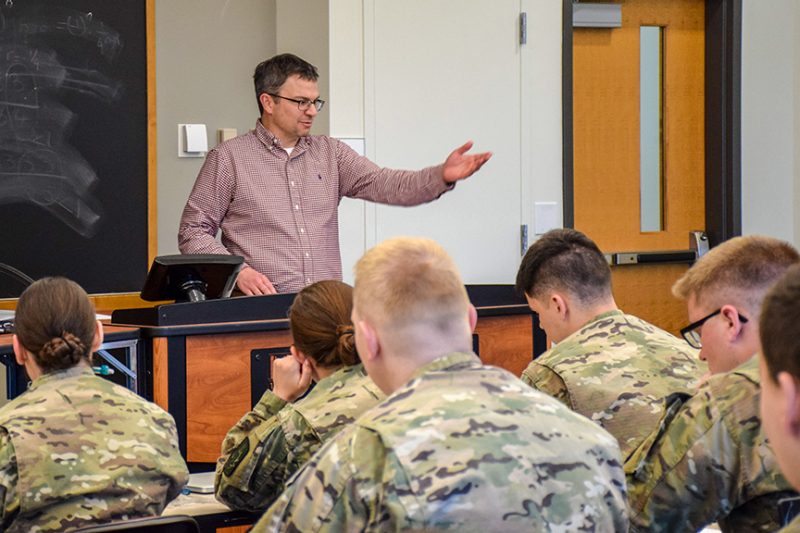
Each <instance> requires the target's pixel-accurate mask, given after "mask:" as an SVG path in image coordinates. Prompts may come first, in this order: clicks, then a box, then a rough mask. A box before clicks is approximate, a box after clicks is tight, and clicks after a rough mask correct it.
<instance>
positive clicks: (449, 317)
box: [353, 237, 469, 333]
mask: <svg viewBox="0 0 800 533" xmlns="http://www.w3.org/2000/svg"><path fill="white" fill-rule="evenodd" d="M355 274H356V278H355V288H354V292H353V303H354V307H355V308H356V309H357V311H358V313H359V315H360V316H362V317H366V318H369V319H371V320H374V321H375V322H376V323H377V324H381V325H384V326H387V325H388V326H391V327H393V328H402V327H405V326H410V325H413V324H417V323H425V324H427V325H428V326H433V327H435V328H436V329H438V330H440V331H442V332H443V333H445V332H449V331H451V330H452V328H453V327H456V326H458V325H460V324H462V323H463V321H464V319H465V317H466V316H467V314H468V308H469V298H468V297H467V291H466V288H465V287H464V283H463V282H462V281H461V276H460V275H459V273H458V269H457V268H456V265H455V263H454V262H453V260H452V259H451V258H450V256H449V255H447V252H445V250H444V248H442V247H441V246H440V245H439V244H437V243H436V242H435V241H432V240H430V239H423V238H412V237H398V238H394V239H389V240H387V241H384V242H382V243H381V244H379V245H377V246H375V247H374V248H372V249H370V250H368V251H367V253H365V254H364V256H363V257H362V258H361V259H359V261H358V263H357V264H356V267H355Z"/></svg>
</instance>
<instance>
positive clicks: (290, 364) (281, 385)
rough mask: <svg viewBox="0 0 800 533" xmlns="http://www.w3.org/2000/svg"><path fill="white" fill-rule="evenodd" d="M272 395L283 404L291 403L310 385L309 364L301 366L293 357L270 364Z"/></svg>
mask: <svg viewBox="0 0 800 533" xmlns="http://www.w3.org/2000/svg"><path fill="white" fill-rule="evenodd" d="M272 383H273V385H272V393H273V394H275V396H277V397H278V398H280V399H281V400H283V401H285V402H293V401H295V400H296V399H298V398H299V397H300V396H302V395H303V393H304V392H306V390H308V386H309V385H311V364H310V363H309V362H308V360H306V361H304V362H303V364H302V365H301V364H300V363H298V362H297V360H295V358H294V357H291V356H286V357H281V358H280V359H275V361H273V362H272Z"/></svg>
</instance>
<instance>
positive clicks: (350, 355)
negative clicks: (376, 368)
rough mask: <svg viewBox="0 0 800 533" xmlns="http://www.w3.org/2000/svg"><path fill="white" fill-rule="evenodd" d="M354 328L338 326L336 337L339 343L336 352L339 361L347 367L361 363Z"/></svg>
mask: <svg viewBox="0 0 800 533" xmlns="http://www.w3.org/2000/svg"><path fill="white" fill-rule="evenodd" d="M354 333H355V332H354V330H353V326H351V325H346V326H337V327H336V336H337V337H338V342H337V345H336V352H337V355H338V357H339V360H341V361H342V363H344V364H346V365H354V364H356V363H358V362H359V360H360V359H359V357H358V352H357V351H356V338H355V335H354Z"/></svg>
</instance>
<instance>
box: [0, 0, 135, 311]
mask: <svg viewBox="0 0 800 533" xmlns="http://www.w3.org/2000/svg"><path fill="white" fill-rule="evenodd" d="M145 3H146V2H145V0H113V1H112V0H13V1H12V0H0V72H2V74H3V76H2V80H1V81H0V229H2V239H1V240H0V263H5V264H7V265H10V266H11V267H13V268H15V269H18V270H19V271H21V272H23V273H25V274H27V275H28V276H30V277H32V278H39V277H42V276H46V275H62V276H67V277H69V278H71V279H74V280H75V281H77V282H78V283H80V284H81V285H82V286H83V287H84V288H85V289H86V290H87V291H88V292H90V293H106V292H136V291H138V290H139V289H140V288H141V285H142V282H143V281H144V279H145V277H146V274H147V267H148V264H147V262H148V247H147V246H148V216H147V214H148V206H147V202H148V194H147V193H148V179H147V172H148V144H147V132H148V114H147V109H148V108H147V74H148V69H147V35H146V34H147V24H146V18H147V15H146V12H145V7H146V6H145ZM23 288H24V287H23V285H22V284H21V283H19V281H17V280H15V279H13V278H11V277H10V276H6V275H2V274H0V298H6V297H16V296H19V293H20V292H21V290H22V289H23Z"/></svg>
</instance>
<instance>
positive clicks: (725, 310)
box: [720, 304, 744, 341]
mask: <svg viewBox="0 0 800 533" xmlns="http://www.w3.org/2000/svg"><path fill="white" fill-rule="evenodd" d="M720 314H721V315H722V316H723V317H724V318H725V325H726V331H727V333H728V338H729V339H730V340H731V341H733V340H736V339H737V338H738V337H739V335H741V333H742V327H743V326H744V322H742V321H741V320H740V319H739V310H738V309H736V308H735V307H734V306H732V305H729V304H726V305H723V306H722V307H721V308H720Z"/></svg>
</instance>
